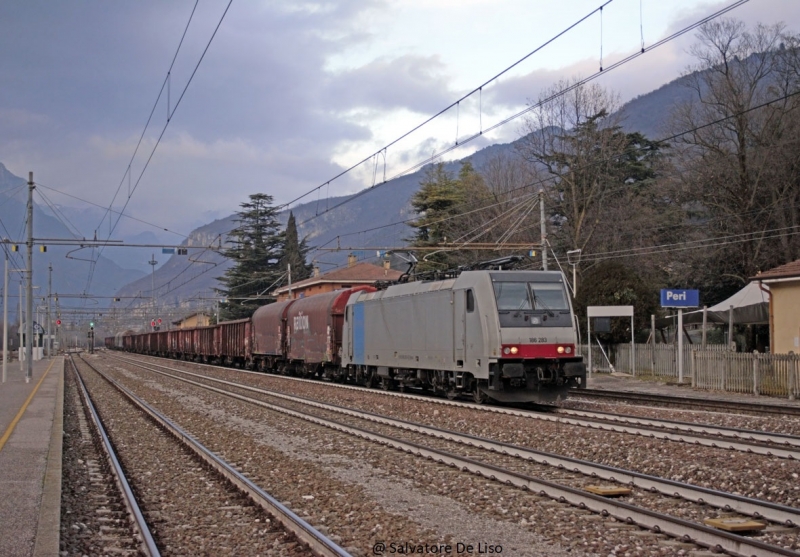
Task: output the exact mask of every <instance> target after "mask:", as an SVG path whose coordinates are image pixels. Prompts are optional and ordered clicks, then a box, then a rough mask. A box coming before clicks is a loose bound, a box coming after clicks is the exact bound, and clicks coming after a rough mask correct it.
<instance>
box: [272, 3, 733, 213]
mask: <svg viewBox="0 0 800 557" xmlns="http://www.w3.org/2000/svg"><path fill="white" fill-rule="evenodd" d="M613 1H614V0H607V1H606V2H604V3H603V4H601V5H600V7H598V8H595V9H594V10H592V11H591V12H589V13H587V14H586V15H585V16H583V17H582V18H580V19H579V20H577V21H576V22H574V23H573V24H572V25H570V26H569V27H567V28H565V29H563V30H562V31H560V32H559V33H557V34H556V35H554V36H553V37H551V38H550V39H548V40H547V41H545V42H544V43H542V44H541V45H539V46H537V47H536V48H535V49H533V50H532V51H530V52H529V53H528V54H526V55H525V56H523V57H522V58H520V59H519V60H517V61H516V62H514V63H513V64H511V65H510V66H508V67H506V68H505V69H503V70H502V71H500V72H499V73H497V74H496V75H495V76H494V77H491V78H490V79H487V80H486V81H485V82H483V83H482V84H481V85H479V86H478V87H475V88H474V89H472V90H471V91H470V92H469V93H467V94H465V95H463V96H462V97H460V98H459V99H457V100H456V101H453V102H452V103H450V104H449V105H448V106H446V107H445V108H443V109H441V110H440V111H439V112H437V113H436V114H434V115H433V116H430V117H429V118H427V119H426V120H424V121H423V122H421V123H419V124H417V125H416V126H414V127H413V128H411V129H410V130H408V131H407V132H405V133H403V134H402V135H401V136H400V137H398V138H396V139H394V140H393V141H391V142H389V143H387V144H386V145H385V146H383V147H381V148H380V149H378V150H377V151H375V152H374V153H372V154H371V155H369V156H367V157H364V158H363V159H362V160H360V161H359V162H357V163H355V164H354V165H352V166H350V167H349V168H347V169H345V170H343V171H341V172H339V173H338V174H336V175H335V176H334V177H333V178H331V179H329V180H326V181H325V182H323V183H321V184H320V185H319V186H317V187H315V188H312V189H311V190H309V191H307V192H306V193H304V194H303V195H300V196H299V197H296V198H294V199H292V200H291V201H289V202H287V203H284V204H283V205H282V207H289V206H290V205H293V204H295V203H297V202H298V201H300V200H301V199H304V198H305V197H307V196H309V195H311V194H312V193H314V192H315V191H317V190H319V189H321V188H323V187H325V186H329V185H330V183H331V182H333V181H334V180H337V179H339V178H341V177H342V176H344V175H346V174H348V173H350V172H352V171H353V170H355V169H356V168H358V167H359V166H361V165H362V164H364V163H366V162H367V161H369V160H370V159H372V157H374V156H377V155H378V153H380V152H381V151H386V150H388V148H389V147H391V146H393V145H396V144H397V143H398V142H400V141H402V140H403V139H405V138H406V137H408V136H409V135H411V134H412V133H414V132H415V131H417V130H419V129H420V128H422V127H424V126H426V125H427V124H429V123H430V122H432V121H433V120H435V119H436V118H438V117H440V116H441V115H443V114H444V113H446V112H447V111H449V110H450V109H451V108H453V107H458V106H459V104H460V103H461V102H462V101H465V100H466V99H468V98H469V97H471V96H472V95H474V94H475V93H477V92H481V93H482V89H483V88H484V87H486V86H487V85H489V84H490V83H492V82H493V81H495V80H496V79H498V78H500V77H502V76H503V75H504V74H506V73H508V72H509V71H511V70H512V69H514V68H515V67H517V66H518V65H520V64H521V63H522V62H524V61H525V60H527V59H528V58H530V57H531V56H533V55H534V54H536V53H537V52H539V51H540V50H542V49H543V48H545V47H546V46H548V45H550V44H551V43H552V42H554V41H555V40H557V39H559V38H560V37H562V36H563V35H565V34H566V33H568V32H569V31H571V30H572V29H574V28H575V27H577V26H578V25H580V24H581V23H583V22H584V21H586V20H587V19H589V18H590V17H591V16H593V15H594V14H596V13H597V12H598V11H599V10H602V8H603V7H604V6H607V5H609V4H610V3H611V2H613ZM743 1H747V0H743ZM456 133H457V132H456ZM457 143H458V142H457ZM384 183H386V180H385V177H384ZM331 209H333V208H331ZM325 212H327V210H326V211H325Z"/></svg>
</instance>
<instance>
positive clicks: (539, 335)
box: [341, 271, 586, 402]
mask: <svg viewBox="0 0 800 557" xmlns="http://www.w3.org/2000/svg"><path fill="white" fill-rule="evenodd" d="M575 326H576V323H575V320H574V318H573V312H572V305H571V302H570V299H569V296H568V295H567V292H566V290H565V280H564V276H563V274H562V273H560V272H547V271H465V272H463V273H461V274H460V275H459V276H458V277H457V278H454V279H447V280H442V281H430V282H410V283H405V284H398V285H394V286H390V287H389V288H387V289H385V290H380V291H377V292H362V293H360V294H358V295H353V296H352V297H351V298H350V300H349V301H348V303H347V307H346V310H345V323H344V328H343V332H342V360H341V365H342V368H344V369H346V370H347V374H348V375H350V377H351V379H353V380H356V381H364V380H365V379H366V381H367V382H370V383H378V382H379V383H380V384H381V385H383V386H384V387H385V388H393V387H398V388H401V389H402V388H418V389H423V390H430V391H434V392H440V393H443V394H446V395H447V396H449V397H456V396H460V395H470V396H472V397H473V398H474V400H476V401H482V400H485V399H487V398H492V399H495V400H499V401H515V402H551V401H553V400H556V399H557V398H558V397H563V396H565V395H566V391H567V389H569V388H570V387H574V386H578V387H583V386H585V383H586V367H585V365H584V364H583V360H582V358H581V357H580V356H578V355H576V344H577V342H576V334H577V332H576V328H575Z"/></svg>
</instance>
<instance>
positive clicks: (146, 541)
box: [69, 354, 161, 557]
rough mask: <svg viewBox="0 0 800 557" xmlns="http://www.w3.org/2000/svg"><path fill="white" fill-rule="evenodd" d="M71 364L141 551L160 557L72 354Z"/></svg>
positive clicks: (152, 556)
mask: <svg viewBox="0 0 800 557" xmlns="http://www.w3.org/2000/svg"><path fill="white" fill-rule="evenodd" d="M69 362H70V364H72V369H73V371H74V372H75V377H77V379H78V385H79V386H80V390H81V398H82V399H83V403H84V404H85V406H86V408H87V409H88V410H89V414H90V415H91V417H92V422H93V423H94V426H95V428H96V430H97V432H98V433H99V435H100V439H101V440H102V442H103V443H102V445H103V451H104V452H105V454H106V458H107V459H108V462H109V464H110V465H111V469H112V470H113V472H114V478H115V479H116V482H117V486H118V487H119V490H120V492H121V493H122V499H123V500H124V501H125V507H126V508H127V509H128V514H129V515H130V517H131V519H132V522H133V526H134V529H135V530H136V533H137V534H138V535H139V536H140V541H141V544H140V549H141V550H142V552H143V553H144V554H145V555H148V556H149V557H160V555H161V552H160V551H159V549H158V546H157V545H156V542H155V540H154V539H153V534H152V532H150V527H149V526H148V525H147V522H146V521H145V519H144V515H143V514H142V511H141V509H140V508H139V504H138V503H137V502H136V497H134V495H133V491H132V490H131V486H130V484H129V483H128V480H127V478H126V477H125V472H124V471H123V470H122V465H120V463H119V459H117V454H116V453H115V452H114V447H113V446H112V445H111V441H110V439H109V438H108V434H107V433H106V430H105V427H103V422H102V420H100V416H99V414H98V413H97V410H96V409H95V407H94V403H93V402H92V398H91V397H90V396H89V391H88V390H87V389H86V385H85V384H84V383H83V378H82V377H81V375H80V373H78V366H76V365H75V362H73V361H72V355H71V354H70V355H69Z"/></svg>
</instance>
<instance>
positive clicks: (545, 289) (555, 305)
mask: <svg viewBox="0 0 800 557" xmlns="http://www.w3.org/2000/svg"><path fill="white" fill-rule="evenodd" d="M530 286H531V290H532V291H533V303H534V306H533V307H534V308H536V309H544V310H557V311H565V310H566V311H569V303H568V302H567V298H566V296H565V295H564V287H563V286H562V285H561V283H559V282H532V283H530Z"/></svg>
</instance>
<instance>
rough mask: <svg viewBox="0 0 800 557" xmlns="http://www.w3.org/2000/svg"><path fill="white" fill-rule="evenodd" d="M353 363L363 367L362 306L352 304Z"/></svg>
mask: <svg viewBox="0 0 800 557" xmlns="http://www.w3.org/2000/svg"><path fill="white" fill-rule="evenodd" d="M352 342H353V363H354V364H357V365H364V304H358V303H356V304H353V339H352Z"/></svg>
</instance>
